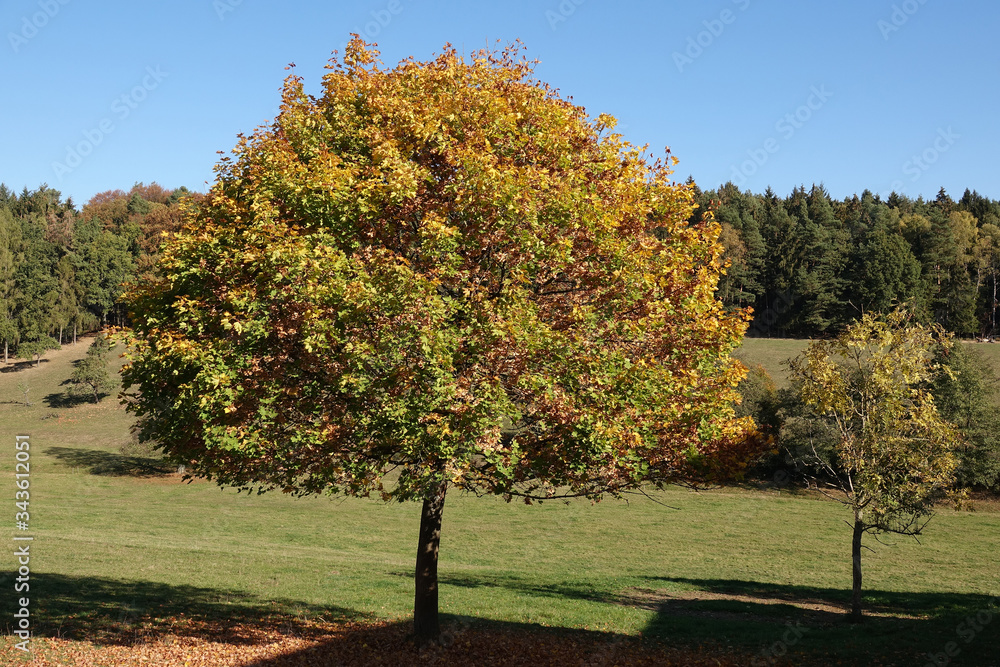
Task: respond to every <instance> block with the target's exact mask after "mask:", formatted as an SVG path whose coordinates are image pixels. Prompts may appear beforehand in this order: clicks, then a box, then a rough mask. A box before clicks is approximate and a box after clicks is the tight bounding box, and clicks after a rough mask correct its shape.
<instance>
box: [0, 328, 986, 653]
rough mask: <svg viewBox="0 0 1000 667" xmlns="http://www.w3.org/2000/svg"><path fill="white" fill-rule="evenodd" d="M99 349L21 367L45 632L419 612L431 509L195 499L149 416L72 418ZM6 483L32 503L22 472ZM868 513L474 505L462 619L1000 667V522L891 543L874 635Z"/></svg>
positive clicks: (735, 493)
mask: <svg viewBox="0 0 1000 667" xmlns="http://www.w3.org/2000/svg"><path fill="white" fill-rule="evenodd" d="M87 342H89V341H85V342H81V343H80V344H78V345H77V346H76V347H64V348H63V350H62V351H59V352H55V353H53V354H51V355H50V360H49V361H47V362H43V363H42V364H41V366H40V367H38V368H34V367H31V368H21V369H20V370H17V371H14V370H12V369H4V371H5V372H3V373H0V424H2V425H3V426H2V428H0V467H2V468H3V469H5V470H8V471H13V466H14V436H15V434H18V433H26V434H28V435H30V437H31V443H32V449H31V454H32V458H31V492H32V495H31V534H33V535H34V536H35V541H34V542H33V543H32V561H31V565H32V574H31V576H32V588H31V594H32V604H33V605H37V607H36V608H35V609H34V611H35V613H37V614H38V615H37V617H36V618H35V621H34V622H35V623H36V625H35V628H34V629H35V631H36V632H37V633H38V634H39V636H46V635H48V636H52V635H56V634H58V635H60V636H69V637H76V636H78V637H85V638H88V639H90V640H92V641H101V640H102V638H107V640H108V641H111V640H112V639H113V637H114V636H115V633H121V632H123V629H124V628H127V627H128V625H129V624H130V623H135V622H137V621H138V620H140V619H148V618H154V617H157V618H158V617H164V616H178V615H179V614H181V613H183V614H185V615H186V616H187V617H189V618H199V617H201V618H222V619H240V618H252V617H255V616H259V615H262V614H264V613H270V612H273V611H275V610H277V611H279V612H280V613H283V614H286V615H288V616H289V617H295V616H299V617H301V616H313V617H314V616H322V617H324V618H338V617H345V618H347V617H354V618H357V617H361V618H384V619H397V618H404V617H406V616H407V615H408V614H409V613H410V612H411V606H412V595H413V594H412V569H413V564H414V556H415V550H416V537H417V526H418V521H419V507H417V506H416V505H415V504H407V505H385V504H382V503H379V502H374V501H366V500H353V499H347V500H345V499H339V498H332V499H331V498H306V499H295V498H291V497H287V496H283V495H280V494H276V495H275V494H265V495H263V496H247V495H245V494H243V495H238V494H236V493H235V492H232V491H225V490H220V489H218V488H216V487H215V486H213V485H211V484H209V483H205V482H194V483H191V484H185V483H181V482H180V479H179V476H178V475H176V474H174V473H172V472H171V471H170V470H169V469H168V468H166V467H164V466H162V465H160V464H159V463H158V462H157V461H155V460H153V459H150V458H148V457H144V456H141V455H139V456H137V455H135V454H136V452H135V451H134V450H131V449H128V448H127V445H128V443H129V440H130V438H129V433H128V425H129V417H128V416H127V415H125V414H124V412H123V411H122V410H121V408H120V407H118V406H117V404H116V403H115V402H114V399H113V398H112V399H105V401H103V402H102V403H101V404H100V405H93V404H90V403H79V404H74V405H67V399H66V398H65V397H64V396H61V392H62V389H63V387H61V386H60V383H61V382H63V380H65V378H67V377H69V373H70V372H71V368H72V367H71V364H72V361H73V360H74V359H76V358H79V357H80V356H82V355H83V354H84V352H85V350H86V345H87ZM796 345H798V346H801V345H802V343H801V342H796V341H761V340H748V341H747V343H746V345H745V346H744V349H743V352H744V353H745V354H746V357H745V359H747V360H748V361H756V362H758V363H763V364H765V366H767V367H768V368H769V370H771V369H772V368H775V367H776V363H777V362H778V361H780V359H781V358H782V355H786V354H787V353H788V352H789V351H790V350H793V349H794V348H795V346H796ZM793 353H794V352H793ZM772 372H773V370H772ZM19 382H27V383H28V384H29V385H30V386H31V388H32V389H31V393H30V397H31V399H32V400H33V401H34V403H35V404H34V405H32V406H31V407H24V406H23V405H21V404H18V402H17V401H18V400H19V399H20V398H21V393H20V392H19V391H18V390H17V385H18V383H19ZM4 443H6V444H4ZM123 446H125V447H126V450H125V451H126V453H125V454H123V453H122V447H123ZM2 478H3V479H6V480H7V481H6V482H4V483H6V484H8V491H6V492H4V494H5V495H6V496H7V497H10V496H11V495H12V493H13V490H14V489H13V481H12V474H10V473H7V474H5V475H4V476H3V477H2ZM9 511H10V513H11V514H10V520H11V521H13V512H14V511H15V510H14V508H13V507H10V509H9ZM846 518H847V517H846V515H845V514H844V511H843V510H842V508H841V507H840V506H839V505H838V504H836V503H832V502H826V501H821V500H815V499H809V498H804V497H801V496H797V495H789V494H788V493H784V492H782V493H778V492H775V491H747V490H741V489H724V490H716V491H711V492H703V493H692V492H689V491H686V490H682V489H671V490H668V491H665V492H662V493H656V494H653V496H652V498H645V497H635V498H632V499H631V500H630V501H629V502H628V503H625V502H620V501H605V502H602V503H599V504H596V505H591V504H590V503H588V502H583V501H581V502H572V503H569V504H564V503H545V504H543V505H541V506H531V507H528V506H525V505H523V504H510V505H508V504H505V503H504V502H502V501H501V500H499V499H496V498H492V497H488V498H476V497H471V496H467V495H460V494H452V495H451V496H449V498H448V501H447V504H446V507H445V522H444V529H443V534H442V542H441V564H440V573H441V579H442V586H441V606H442V610H443V611H444V612H445V613H446V614H449V615H450V616H449V618H452V619H455V618H459V617H461V618H462V619H468V620H474V622H486V623H503V624H518V626H521V625H524V624H526V625H527V626H529V627H531V628H535V629H540V628H543V627H550V628H559V629H586V630H591V631H602V632H611V633H618V634H623V635H638V634H639V633H642V634H643V636H644V637H652V638H655V639H660V640H663V641H668V642H671V643H674V644H682V645H692V646H696V645H706V644H707V645H718V646H722V647H725V646H735V647H737V648H739V649H742V650H745V651H746V652H747V653H749V654H754V653H759V652H760V651H762V650H765V649H766V647H769V646H775V643H776V642H779V641H781V639H782V636H783V635H784V634H785V633H786V632H787V630H788V628H787V627H786V623H793V624H794V623H800V624H801V627H805V628H807V632H806V633H805V634H804V635H803V636H802V638H801V639H796V641H795V642H794V643H793V644H792V645H791V646H789V647H788V648H789V650H790V651H791V652H792V653H793V654H801V655H797V657H795V658H794V659H793V660H792V662H793V664H810V663H814V664H834V662H835V660H841V661H843V662H845V663H848V664H890V663H895V664H917V665H921V664H924V662H926V659H924V657H922V656H925V654H926V653H928V652H931V653H935V652H940V651H943V650H945V646H946V645H947V643H948V642H951V641H957V642H959V644H958V646H959V647H960V650H961V654H960V655H959V656H958V657H957V658H955V659H953V661H952V662H951V663H950V664H955V665H957V664H967V665H985V664H991V663H990V660H994V661H995V651H996V646H997V641H996V640H997V637H998V636H1000V632H998V630H1000V616H996V620H994V621H993V623H994V625H993V626H989V627H985V628H984V629H983V631H982V632H980V633H977V634H976V635H975V636H974V637H973V638H972V640H971V641H970V642H968V643H966V642H965V641H964V640H963V639H962V638H960V637H959V636H958V634H957V632H958V629H959V627H960V626H959V624H960V623H962V620H963V619H964V618H965V617H966V616H967V615H969V614H972V615H975V614H976V613H977V612H978V611H981V610H983V609H987V608H988V607H989V605H990V601H991V600H992V599H993V597H994V596H1000V568H997V566H996V561H995V554H996V553H997V549H998V546H1000V544H998V542H1000V514H997V513H990V512H977V513H956V512H953V511H950V510H945V511H942V512H941V513H940V514H939V515H938V516H937V517H935V519H934V520H933V521H932V523H931V525H930V526H929V528H928V530H927V533H926V535H925V536H924V537H922V538H921V543H920V544H918V543H916V542H915V541H913V540H903V539H897V540H892V541H891V542H890V543H889V544H886V545H883V544H879V543H877V542H875V541H874V540H871V541H869V542H868V543H867V544H868V545H869V546H870V547H872V548H873V549H874V550H875V553H868V552H866V554H865V556H864V558H865V561H864V565H865V588H866V591H867V602H868V604H869V605H870V606H871V607H872V608H873V611H874V612H875V614H876V615H874V616H873V617H872V618H871V619H870V620H869V622H867V623H865V624H863V625H862V626H852V625H849V624H846V623H845V622H844V621H843V617H842V614H841V613H840V612H839V609H841V608H843V606H844V605H845V604H846V603H847V601H848V590H847V588H848V586H849V585H850V576H851V572H850V561H849V554H850V530H849V528H848V527H847V526H846V525H845V524H844V522H843V520H844V519H846ZM13 534H14V531H13V530H12V531H11V537H12V536H13ZM11 544H13V542H12V541H11V542H8V545H11ZM11 551H12V549H9V548H8V549H5V552H6V553H8V554H9V553H10V552H11ZM5 559H6V560H5V561H4V562H5V563H9V564H11V565H12V564H13V560H12V559H11V558H10V556H9V555H8V556H6V557H5ZM11 570H12V567H7V566H5V567H4V575H2V576H0V579H2V581H0V587H2V588H6V589H8V590H10V589H11V588H12V587H13V582H12V581H11V577H10V574H9V573H10V572H11ZM2 599H3V601H4V605H5V608H4V609H3V610H2V612H0V613H2V614H3V617H2V618H3V620H2V621H0V623H2V624H3V626H5V627H9V625H10V620H11V619H12V614H13V611H14V610H13V599H14V596H13V594H7V595H4V596H3V597H2ZM539 631H540V630H539ZM3 641H5V642H7V643H8V644H7V645H8V646H9V642H11V638H9V637H5V638H3ZM0 647H2V645H0ZM824 656H836V657H824ZM879 660H881V661H882V663H880V662H879Z"/></svg>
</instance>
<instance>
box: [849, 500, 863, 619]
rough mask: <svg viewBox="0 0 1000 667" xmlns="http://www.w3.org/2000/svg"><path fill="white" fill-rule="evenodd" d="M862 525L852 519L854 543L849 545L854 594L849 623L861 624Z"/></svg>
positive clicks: (859, 521) (858, 520) (856, 519)
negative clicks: (852, 562)
mask: <svg viewBox="0 0 1000 667" xmlns="http://www.w3.org/2000/svg"><path fill="white" fill-rule="evenodd" d="M864 532H865V530H864V524H863V523H862V522H861V520H860V519H858V518H855V519H854V541H853V543H852V545H851V556H852V558H853V560H854V592H853V593H852V595H851V622H852V623H860V622H861V536H862V535H863V534H864Z"/></svg>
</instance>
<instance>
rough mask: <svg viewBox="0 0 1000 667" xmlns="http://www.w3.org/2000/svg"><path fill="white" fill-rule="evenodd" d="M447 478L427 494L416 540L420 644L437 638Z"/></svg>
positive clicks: (415, 628)
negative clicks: (439, 575)
mask: <svg viewBox="0 0 1000 667" xmlns="http://www.w3.org/2000/svg"><path fill="white" fill-rule="evenodd" d="M447 492H448V482H441V485H440V486H438V488H437V490H436V491H434V492H433V494H432V495H431V496H429V497H427V498H424V507H423V511H421V513H420V539H419V541H418V543H417V570H416V576H415V582H414V583H415V591H416V593H415V595H414V599H413V633H414V635H416V638H417V642H418V643H419V644H427V643H428V642H432V641H434V640H436V639H437V638H438V635H440V634H441V626H440V625H439V623H438V576H437V566H438V546H439V544H440V542H441V515H442V513H443V511H444V497H445V494H446V493H447Z"/></svg>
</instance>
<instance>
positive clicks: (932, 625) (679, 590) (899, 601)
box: [400, 573, 1000, 665]
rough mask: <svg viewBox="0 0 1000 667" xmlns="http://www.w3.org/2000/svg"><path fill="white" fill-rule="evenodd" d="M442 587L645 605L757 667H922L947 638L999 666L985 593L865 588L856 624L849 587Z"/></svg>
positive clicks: (676, 637) (678, 633) (660, 631)
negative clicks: (782, 665) (782, 663)
mask: <svg viewBox="0 0 1000 667" xmlns="http://www.w3.org/2000/svg"><path fill="white" fill-rule="evenodd" d="M400 575H401V576H402V573H400ZM410 576H412V575H410ZM440 581H441V584H442V586H449V585H450V586H460V587H464V588H480V587H482V588H505V589H508V590H514V591H517V592H520V593H523V594H525V595H528V596H532V597H538V598H542V599H544V598H553V597H558V598H564V599H572V600H580V601H582V602H592V603H600V604H608V605H617V606H625V607H632V608H637V609H644V610H647V611H650V612H653V616H652V617H651V619H650V621H649V622H648V624H647V625H646V627H645V628H644V629H643V635H644V636H648V637H652V638H656V639H660V640H664V641H670V642H672V643H676V644H677V645H680V646H710V647H711V646H716V647H721V646H725V645H731V646H736V647H737V648H739V649H741V650H745V651H748V652H749V653H751V654H753V655H754V656H755V657H756V658H760V659H761V660H763V662H759V663H758V664H772V663H770V662H768V660H771V659H773V658H776V657H779V654H781V655H784V654H788V656H790V657H791V656H795V657H794V658H792V660H791V662H790V663H789V664H858V665H881V664H911V663H912V662H913V661H920V660H923V662H917V664H921V665H922V664H925V663H926V662H927V660H928V658H927V655H928V654H931V655H937V654H939V653H941V652H942V651H945V647H946V646H948V644H949V642H957V644H959V646H958V647H957V648H959V650H960V654H959V655H958V656H946V657H948V658H949V660H950V662H949V663H948V664H950V665H991V664H997V665H1000V662H998V661H997V660H996V656H995V655H994V653H995V651H996V646H997V643H998V642H997V638H998V637H1000V598H991V597H990V596H988V595H976V594H965V593H947V592H941V593H936V592H930V593H917V592H907V591H903V592H899V591H882V590H866V591H865V592H864V604H865V613H866V615H867V618H866V620H865V622H863V623H861V624H860V625H858V624H852V623H851V622H850V621H849V618H848V613H847V612H848V610H849V608H850V591H849V590H848V589H846V588H845V589H832V588H817V587H808V586H793V585H781V584H769V583H761V582H756V581H743V580H736V579H732V580H721V579H685V578H672V577H647V578H646V582H647V583H646V584H645V585H643V586H635V587H629V588H625V589H622V590H606V589H598V588H595V587H593V586H588V585H587V584H586V583H580V582H577V583H539V582H538V581H537V580H531V579H524V578H519V577H512V576H505V575H499V574H497V575H482V576H476V575H464V576H457V577H453V576H448V575H445V576H442V577H441V579H440ZM848 583H849V581H848ZM539 605H544V602H543V601H542V600H540V601H539ZM977 615H979V622H980V624H982V620H983V619H985V618H987V617H989V618H995V622H994V623H993V627H986V626H985V625H983V626H982V631H981V632H978V631H977V632H973V630H974V628H973V626H971V625H966V626H962V625H961V624H962V623H963V622H967V619H968V618H969V617H970V616H971V617H973V618H975V617H977ZM960 631H961V632H962V633H963V634H959V632H960ZM980 634H981V635H982V636H980ZM987 635H988V636H987ZM827 661H828V662H827ZM991 661H992V662H991ZM748 664H749V663H748Z"/></svg>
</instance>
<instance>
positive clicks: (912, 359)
mask: <svg viewBox="0 0 1000 667" xmlns="http://www.w3.org/2000/svg"><path fill="white" fill-rule="evenodd" d="M952 345H953V343H952V341H951V339H950V338H949V337H947V336H946V334H945V333H944V331H943V330H942V329H941V328H940V327H939V326H936V325H935V326H934V327H925V326H921V325H918V324H915V323H913V322H912V318H911V315H910V313H908V312H907V311H905V310H903V309H899V308H897V309H896V310H894V311H893V312H892V313H890V314H888V315H886V316H884V317H882V318H877V317H875V316H873V315H871V314H868V315H865V316H864V317H862V318H861V319H860V320H858V321H856V322H855V323H854V324H852V325H850V326H848V327H847V329H846V330H845V331H844V332H843V333H842V334H841V335H840V336H838V337H837V338H835V339H833V340H826V341H814V342H813V343H811V344H810V345H809V347H808V348H807V349H806V351H805V352H803V353H802V354H801V355H799V356H798V357H796V358H795V359H793V360H792V361H791V362H790V366H791V371H792V373H791V375H792V379H793V381H795V382H796V386H797V388H798V392H799V396H800V398H801V401H802V403H803V404H804V405H805V406H806V407H807V408H808V409H809V410H810V411H811V413H812V416H813V418H814V419H816V420H818V421H819V422H821V424H819V425H821V426H826V428H827V430H828V432H829V433H832V434H833V435H834V438H833V445H832V447H830V448H829V449H827V450H824V449H820V448H817V447H815V446H809V447H808V449H807V450H806V451H804V452H803V451H802V450H800V451H799V452H797V453H796V455H795V458H797V459H798V462H801V463H804V464H805V465H807V466H809V467H810V468H812V469H813V470H814V471H815V472H817V473H820V474H821V475H822V477H823V480H824V482H825V486H826V488H827V489H828V490H829V489H833V490H834V491H835V492H836V493H833V494H831V495H833V496H834V497H835V498H836V499H837V500H839V501H840V502H842V503H843V504H844V505H846V506H847V507H849V508H850V509H851V511H852V514H853V517H854V523H853V528H854V539H853V542H852V550H851V553H852V558H853V573H854V589H853V595H852V598H851V618H852V620H854V621H860V620H861V617H862V610H861V580H862V576H861V546H862V545H861V538H862V536H863V535H864V533H871V534H879V533H896V534H899V535H918V534H920V532H921V531H922V530H923V528H924V526H925V525H926V524H927V521H928V519H929V517H930V516H931V514H932V512H933V507H934V504H935V503H936V502H937V501H939V500H940V499H941V498H942V497H943V495H944V493H945V492H946V491H947V490H948V489H949V488H950V486H951V484H952V482H953V480H954V477H955V469H956V467H957V458H956V456H955V454H954V450H955V448H956V446H957V445H958V443H959V440H960V438H959V435H958V432H957V430H956V429H955V428H954V426H952V424H951V423H949V422H947V421H946V420H944V419H943V418H942V417H941V416H940V415H939V414H938V411H937V408H936V406H935V404H934V400H933V397H932V395H931V392H930V389H929V387H928V384H929V383H930V382H932V381H933V380H934V378H935V377H936V376H937V375H938V374H939V373H940V372H941V371H942V367H941V366H940V365H939V364H937V363H935V361H934V352H935V350H938V349H942V350H948V349H950V348H951V347H952Z"/></svg>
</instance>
